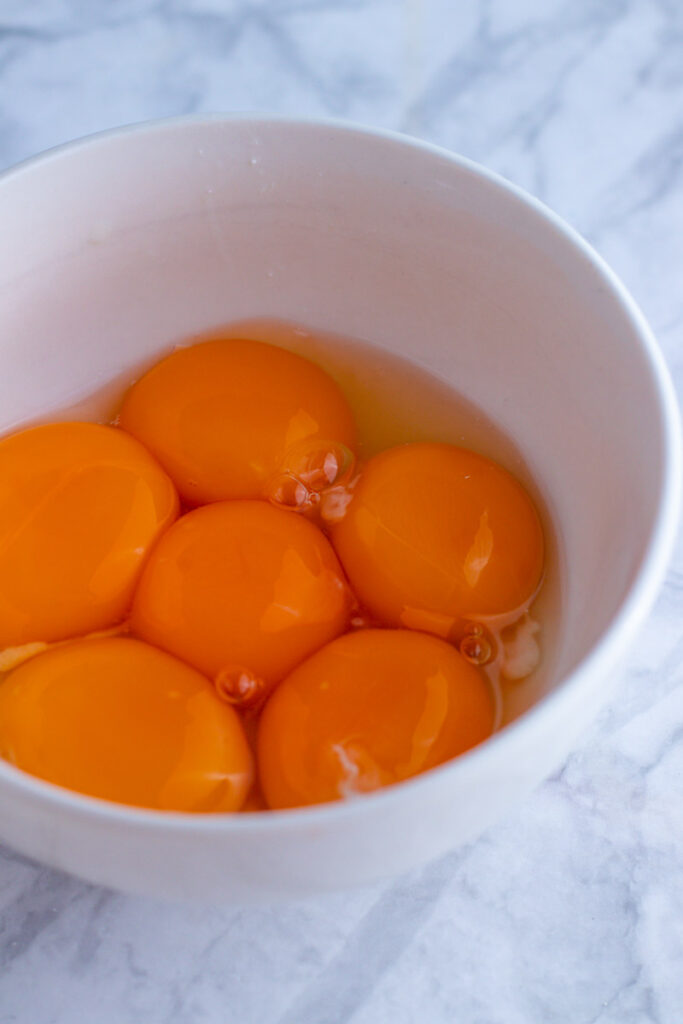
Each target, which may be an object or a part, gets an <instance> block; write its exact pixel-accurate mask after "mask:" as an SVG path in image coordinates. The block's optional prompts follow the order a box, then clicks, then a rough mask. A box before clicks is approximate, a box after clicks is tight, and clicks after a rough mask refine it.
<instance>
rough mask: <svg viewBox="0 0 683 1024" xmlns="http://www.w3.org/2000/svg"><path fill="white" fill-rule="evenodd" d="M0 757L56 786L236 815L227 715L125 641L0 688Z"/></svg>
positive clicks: (203, 683)
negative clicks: (234, 812) (228, 812)
mask: <svg viewBox="0 0 683 1024" xmlns="http://www.w3.org/2000/svg"><path fill="white" fill-rule="evenodd" d="M0 755H1V756H2V757H4V758H5V759H6V760H8V761H10V762H12V763H13V764H14V765H15V766H16V767H18V768H21V769H22V770H24V771H26V772H29V773H30V774H32V775H36V776H38V777H39V778H42V779H46V780H47V781H48V782H53V783H55V784H57V785H59V786H65V787H67V788H68V789H71V790H75V791H77V792H81V793H85V794H88V795H90V796H96V797H100V798H102V799H106V800H113V801H116V802H119V803H124V804H132V805H135V806H139V807H149V808H155V809H158V810H177V811H236V810H239V808H240V806H241V805H242V803H243V801H244V799H245V798H246V795H247V793H248V791H249V788H250V786H251V782H252V777H253V767H252V756H251V753H250V751H249V746H248V744H247V740H246V737H245V734H244V731H243V728H242V725H241V723H240V720H239V718H238V716H237V714H236V712H235V711H234V710H233V708H231V707H229V706H228V705H226V704H223V703H222V702H221V701H220V700H219V699H218V698H217V696H216V694H215V693H214V690H213V687H212V685H211V683H210V682H209V681H208V680H207V679H205V678H204V677H203V676H202V675H200V674H199V673H198V672H196V671H195V670H194V669H192V668H190V667H189V666H188V665H185V664H183V663H182V662H180V661H177V660H176V659H175V658H172V657H171V656H170V655H168V654H165V653H164V652H163V651H159V650H157V649H156V648H154V647H150V646H148V645H147V644H144V643H141V642H140V641H138V640H132V639H121V638H115V639H103V640H80V641H74V642H72V643H69V644H63V645H60V646H58V647H55V648H53V649H52V650H50V651H47V652H46V653H44V654H40V655H38V656H37V657H35V658H33V659H32V660H31V661H28V662H26V663H25V664H23V665H22V666H21V667H19V668H17V669H15V671H14V672H12V673H11V674H10V675H9V676H8V677H7V678H6V679H5V680H4V681H3V683H2V685H0Z"/></svg>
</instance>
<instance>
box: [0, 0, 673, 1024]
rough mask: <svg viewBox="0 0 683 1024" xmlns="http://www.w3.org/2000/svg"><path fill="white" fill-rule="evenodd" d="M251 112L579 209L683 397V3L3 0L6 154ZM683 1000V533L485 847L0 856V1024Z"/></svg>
mask: <svg viewBox="0 0 683 1024" xmlns="http://www.w3.org/2000/svg"><path fill="white" fill-rule="evenodd" d="M245 108H247V109H261V110H273V111H283V112H287V113H291V114H311V115H324V114H332V115H335V116H340V117H346V118H351V119H354V120H359V121H364V122H367V123H370V124H374V125H380V126H388V127H393V128H399V129H402V130H405V131H409V132H412V133H414V134H418V135H421V136H424V137H426V138H428V139H430V140H433V141H436V142H439V143H442V144H444V145H446V146H449V147H451V148H453V149H456V150H459V151H460V152H462V153H464V154H466V155H468V156H470V157H473V158H474V159H476V160H479V161H481V162H483V163H485V164H488V165H489V166H491V167H493V168H495V169H496V170H498V171H500V172H502V173H503V174H504V175H506V176H507V177H509V178H511V179H512V180H513V181H515V182H517V183H519V184H521V185H522V186H523V187H525V188H527V189H529V190H530V191H532V192H534V193H535V194H536V195H538V196H540V197H541V198H542V199H543V200H544V201H546V202H547V203H549V204H550V205H551V206H552V207H554V208H555V209H556V210H557V211H558V212H559V213H560V214H562V215H563V216H565V217H567V218H568V219H569V220H570V221H571V222H573V223H574V224H575V225H576V227H578V228H579V230H580V231H582V232H583V233H584V234H585V235H586V236H587V237H588V238H589V239H590V240H591V241H592V242H593V244H594V245H596V246H597V248H598V249H599V250H600V252H601V253H602V254H603V255H604V256H605V257H606V258H607V259H608V260H609V262H610V263H611V264H612V265H613V266H614V268H615V269H616V271H617V272H618V273H619V274H620V275H621V276H622V277H623V279H624V280H625V282H626V284H627V285H628V287H629V288H630V289H631V290H632V291H633V293H634V295H635V296H636V298H637V300H638V301H639V302H640V304H641V305H642V307H643V309H644V311H645V313H646V315H647V316H648V318H649V319H650V321H651V323H652V325H653V326H654V328H655V330H656V332H657V334H658V336H659V339H660V341H661V344H662V347H663V349H664V352H665V355H666V357H667V359H668V362H669V365H670V366H671V368H672V371H673V373H674V377H675V380H676V384H677V387H678V388H679V390H681V389H683V4H681V3H680V0H405V2H400V0H396V2H392V0H270V2H269V0H260V2H259V0H0V167H1V166H8V165H10V164H12V163H14V162H15V161H17V160H20V159H22V158H24V157H26V156H28V155H30V154H32V153H35V152H37V151H39V150H41V149H44V148H46V147H48V146H51V145H54V144H56V143H59V142H62V141H64V140H66V139H70V138H73V137H76V136H79V135H82V134H85V133H87V132H91V131H94V130H98V129H101V128H106V127H108V126H111V125H115V124H119V123H124V122H130V121H138V120H142V119H146V118H152V117H159V116H164V115H169V114H177V113H188V112H192V111H206V110H232V109H245ZM81 1020H83V1021H87V1022H98V1024H129V1022H134V1021H145V1024H185V1022H187V1024H190V1022H191V1024H233V1022H234V1024H347V1022H348V1024H385V1022H387V1024H388V1022H391V1024H409V1022H420V1024H422V1022H433V1024H451V1022H458V1024H536V1022H541V1024H545V1022H548V1024H649V1022H656V1024H677V1022H680V1021H683V543H681V544H679V546H678V550H677V553H676V556H675V559H674V561H673V564H672V566H671V570H670V572H669V575H668V578H667V581H666V585H665V586H664V589H663V591H662V593H661V596H660V598H659V601H658V603H657V606H656V609H655V611H654V614H653V615H652V617H651V619H650V621H649V623H648V625H647V627H646V629H645V630H644V631H643V633H642V635H641V637H640V638H639V642H638V644H637V646H636V648H635V651H634V653H633V657H632V658H631V661H630V664H629V668H628V671H626V672H625V673H624V676H623V680H622V682H621V686H620V687H619V689H618V691H617V693H616V695H615V697H614V700H613V701H612V703H611V705H610V706H609V707H608V708H607V709H606V710H605V711H604V713H603V714H602V716H601V717H600V719H599V721H598V722H597V723H596V724H595V726H594V727H593V728H592V729H591V731H590V733H589V734H588V735H587V736H585V737H584V740H583V743H582V745H581V747H580V748H579V749H577V750H575V751H574V753H573V754H572V755H571V756H570V758H569V759H568V761H567V763H566V764H565V765H564V766H563V768H562V769H561V770H560V771H559V772H558V773H557V774H556V775H555V777H553V778H552V779H550V780H549V781H547V782H546V783H545V784H544V785H542V786H541V787H540V788H539V789H538V791H537V792H536V793H535V794H534V795H533V796H532V797H531V798H530V799H529V800H527V802H526V803H525V804H524V806H522V807H521V808H515V809H513V810H511V812H510V815H509V817H508V819H507V820H506V821H504V822H502V823H501V824H499V825H498V826H497V827H495V828H493V829H491V830H490V831H489V832H488V833H487V834H486V835H485V836H484V837H483V838H482V839H480V840H479V841H478V842H477V843H475V844H473V845H472V846H471V847H469V848H467V849H465V850H461V851H457V852H454V853H453V854H450V855H449V856H447V857H445V858H444V859H442V860H441V861H439V862H437V863H434V864H430V865H428V866H427V867H425V868H424V869H423V870H421V871H418V872H416V873H415V874H413V875H412V876H411V877H409V878H405V879H401V880H399V881H398V882H395V883H393V884H390V885H387V886H383V887H379V888H377V889H374V890H366V891H363V892H356V893H351V894H345V895H340V896H337V895H335V896H330V897H326V898H325V899H321V900H318V901H315V902H312V903H309V904H296V905H291V906H285V907H278V908H277V909H271V910H269V909H259V910H231V909H225V908H222V909H220V908H195V907H191V908H187V907H176V906H169V905H160V904H155V903H152V902H148V901H145V900H142V899H138V898H133V897H127V896H122V895H118V894H113V893H109V892H106V891H103V890H99V889H95V888H92V887H89V886H87V885H85V884H82V883H81V882H79V881H76V880H73V879H70V878H67V877H65V876H62V875H59V874H57V873H55V872H52V871H49V870H46V869H43V868H41V867H39V866H37V865H35V864H32V863H30V862H28V861H26V860H24V859H23V858H21V857H18V856H16V855H14V854H13V853H11V852H10V851H2V852H0V1024H11V1022H19V1024H70V1022H72V1021H81Z"/></svg>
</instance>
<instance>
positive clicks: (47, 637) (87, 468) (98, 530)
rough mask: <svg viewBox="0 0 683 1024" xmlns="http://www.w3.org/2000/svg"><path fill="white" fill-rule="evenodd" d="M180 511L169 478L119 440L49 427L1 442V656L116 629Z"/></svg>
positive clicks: (110, 432)
mask: <svg viewBox="0 0 683 1024" xmlns="http://www.w3.org/2000/svg"><path fill="white" fill-rule="evenodd" d="M177 511H178V498H177V495H176V491H175V488H174V486H173V484H172V483H171V481H170V479H169V478H168V476H167V475H166V474H165V473H164V471H163V470H162V469H161V467H160V466H159V465H158V464H157V463H156V462H155V461H154V459H153V458H152V457H151V456H150V455H149V454H148V453H147V452H146V451H145V449H144V448H143V447H142V445H140V444H139V443H138V442H137V441H136V440H134V439H133V438H132V437H129V436H128V435H127V434H124V433H123V431H120V430H116V429H114V428H113V427H103V426H98V425H96V424H93V423H55V424H50V425H47V426H42V427H36V428H33V429H30V430H24V431H21V432H20V433H17V434H12V435H10V436H8V437H5V438H3V439H2V440H0V650H2V649H3V648H6V647H13V646H18V645H21V644H25V643H29V642H31V641H54V640H63V639H66V638H68V637H73V636H77V635H78V634H84V633H88V632H92V631H94V630H98V629H105V628H106V627H108V626H112V625H115V624H116V623H117V622H119V621H120V620H121V619H122V618H123V617H124V616H125V614H126V612H127V611H128V608H129V606H130V603H131V601H132V597H133V590H134V588H135V584H136V582H137V578H138V576H139V573H140V570H141V568H142V564H143V561H144V559H145V557H146V555H147V553H148V552H149V550H150V548H151V546H152V544H153V543H154V542H155V540H156V539H157V537H158V536H159V534H160V533H161V532H162V531H163V530H164V529H165V528H166V526H168V525H169V524H170V523H171V522H172V521H173V520H174V519H175V517H176V515H177Z"/></svg>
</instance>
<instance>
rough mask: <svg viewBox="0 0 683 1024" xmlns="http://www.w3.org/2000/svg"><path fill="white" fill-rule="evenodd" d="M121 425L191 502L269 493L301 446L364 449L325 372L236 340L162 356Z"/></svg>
mask: <svg viewBox="0 0 683 1024" xmlns="http://www.w3.org/2000/svg"><path fill="white" fill-rule="evenodd" d="M120 423H121V426H122V427H123V428H124V430H127V431H129V432H130V433H131V434H133V435H134V436H135V437H137V438H138V439H139V440H140V441H142V443H143V444H145V445H146V446H147V448H149V450H150V451H151V452H152V453H153V454H154V455H155V456H156V457H157V458H158V459H159V462H160V463H161V464H162V466H164V468H165V469H166V470H167V472H168V473H169V474H170V476H171V477H172V478H173V480H174V481H175V483H176V485H177V487H178V490H179V491H180V494H181V496H182V497H183V498H184V499H185V501H187V502H188V503H189V504H192V505H201V504H205V503H207V502H211V501H222V500H226V499H229V498H261V497H263V496H264V494H265V490H266V487H267V485H268V483H269V481H270V480H271V478H272V477H273V476H274V475H275V474H276V473H277V472H278V470H279V469H280V468H281V465H282V463H283V460H284V458H285V456H286V454H287V452H288V451H289V450H290V449H292V448H293V447H294V446H296V445H299V444H301V442H304V441H315V440H318V439H319V440H330V441H336V442H340V443H341V444H343V445H346V446H347V447H349V448H353V446H354V445H355V427H354V423H353V416H352V413H351V410H350V408H349V406H348V404H347V402H346V399H345V398H344V396H343V395H342V393H341V391H340V389H339V388H338V387H337V385H336V383H335V382H334V381H333V380H332V378H331V377H329V376H328V375H327V374H326V373H325V372H324V371H323V370H321V369H320V367H318V366H316V365H315V363H312V362H310V360H308V359H304V358H303V357H302V356H298V355H295V354H294V353H293V352H288V351H287V350H286V349H282V348H278V347H276V346H275V345H268V344H266V343H264V342H258V341H250V340H246V339H236V338H231V339H220V338H218V339H214V340H212V341H207V342H203V343H201V344H198V345H193V346H192V347H190V348H183V349H178V350H177V351H175V352H173V353H172V354H171V355H170V356H168V357H167V358H166V359H163V360H162V361H161V362H160V363H158V364H157V365H156V366H154V367H153V368H152V369H151V370H150V371H149V372H148V373H146V374H145V376H144V377H142V379H141V380H139V381H138V383H137V384H135V385H134V387H133V388H131V390H130V392H129V393H128V395H127V397H126V400H125V402H124V405H123V409H122V411H121V417H120Z"/></svg>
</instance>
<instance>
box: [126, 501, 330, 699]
mask: <svg viewBox="0 0 683 1024" xmlns="http://www.w3.org/2000/svg"><path fill="white" fill-rule="evenodd" d="M349 605H350V602H349V593H348V587H347V585H346V582H345V580H344V577H343V574H342V571H341V567H340V565H339V562H338V560H337V557H336V555H335V554H334V551H333V550H332V546H331V545H330V543H329V541H328V540H327V539H326V537H325V536H324V535H323V534H322V533H321V532H320V530H318V529H317V527H315V526H313V525H312V524H311V523H310V522H308V521H307V520H305V519H302V518H301V517H299V516H297V515H294V514H292V513H289V512H282V511H280V510H278V509H275V508H272V507H271V506H270V505H268V504H267V503H266V502H261V501H231V502H218V503H215V504H213V505H207V506H205V507H204V508H200V509H196V510H195V511H194V512H190V513H189V514H188V515H186V516H184V517H183V518H182V519H180V520H179V521H178V522H177V523H176V524H175V525H174V526H173V527H172V528H171V529H170V530H169V531H168V532H167V533H166V535H165V536H164V537H162V539H161V540H160V542H159V543H158V545H157V546H156V548H155V549H154V552H153V553H152V556H151V558H150V560H149V562H148V563H147V566H146V568H145V571H144V573H143V576H142V579H141V582H140V586H139V588H138V591H137V594H136V597H135V602H134V605H133V613H132V618H131V624H132V628H133V631H134V632H135V633H136V634H137V635H138V636H141V637H142V638H143V639H145V640H148V641H149V642H150V643H154V644H157V645H158V646H159V647H163V648H164V649H165V650H167V651H170V652H171V653H173V654H176V655H177V656H178V657H179V658H182V659H183V660H185V661H187V662H189V663H190V664H191V665H194V666H195V667H196V668H198V669H200V671H202V672H204V673H205V674H206V675H208V676H209V677H210V678H211V679H215V677H216V676H217V675H218V674H219V673H220V672H221V671H222V670H227V669H230V670H232V669H233V667H235V666H237V667H240V668H244V669H245V670H247V672H250V673H254V674H255V675H257V676H259V677H261V678H262V679H263V680H264V681H265V682H266V683H267V684H272V683H275V682H277V681H278V680H280V679H281V678H282V677H283V676H284V675H285V674H286V673H287V672H289V671H290V670H291V669H292V668H293V667H294V666H295V665H296V664H297V663H298V662H299V661H301V660H302V659H303V658H305V657H306V656H307V655H309V654H310V653H312V651H314V650H316V648H318V647H320V646H322V644H325V643H327V642H328V641H329V640H331V639H333V638H334V637H335V636H337V635H338V634H339V633H341V632H342V631H343V630H344V629H345V628H346V625H347V623H348V619H349Z"/></svg>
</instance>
